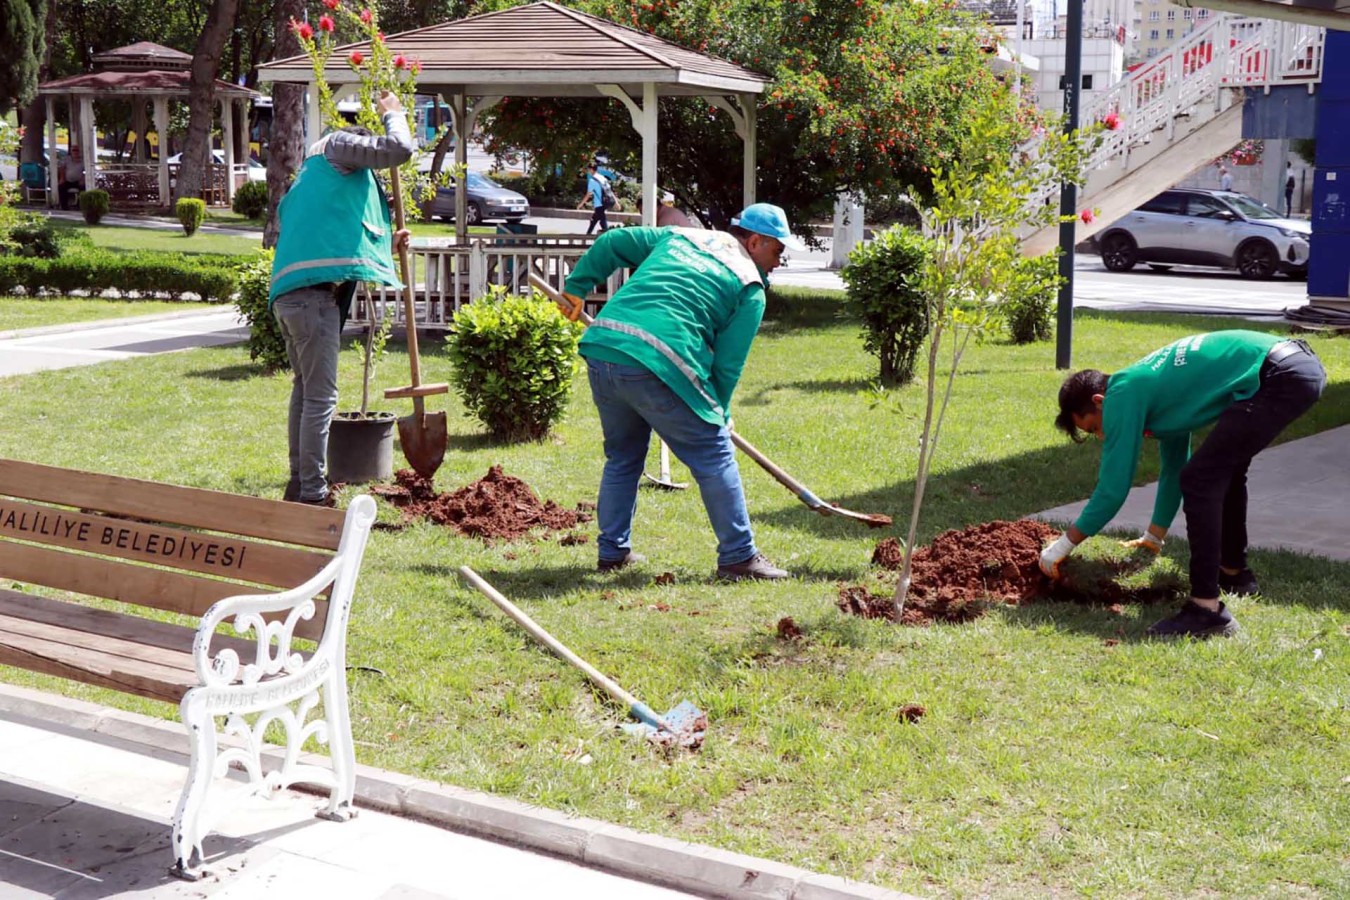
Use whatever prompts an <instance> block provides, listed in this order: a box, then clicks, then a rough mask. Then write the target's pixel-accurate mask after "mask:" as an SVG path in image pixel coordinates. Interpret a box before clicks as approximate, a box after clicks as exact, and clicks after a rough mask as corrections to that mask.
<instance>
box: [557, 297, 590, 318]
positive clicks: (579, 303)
mask: <svg viewBox="0 0 1350 900" xmlns="http://www.w3.org/2000/svg"><path fill="white" fill-rule="evenodd" d="M559 296H561V297H562V299H563V300H565V301H566V302H567V306H566V307H564V308H563V311H562V314H563V315H564V316H566V317H567V318H568V319H569V320H571V321H573V322H575V321H576V320H577V319H580V318H581V311H582V310H583V309H585V308H586V302H585V301H584V300H582V299H581V298H580V297H578V296H577V295H576V294H569V293H567V292H565V291H564V292H563V293H562V294H560V295H559Z"/></svg>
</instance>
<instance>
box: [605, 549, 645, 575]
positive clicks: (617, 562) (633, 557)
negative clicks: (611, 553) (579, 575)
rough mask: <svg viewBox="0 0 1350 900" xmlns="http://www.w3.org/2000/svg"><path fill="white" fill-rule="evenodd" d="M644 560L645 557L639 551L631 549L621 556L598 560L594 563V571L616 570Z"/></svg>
mask: <svg viewBox="0 0 1350 900" xmlns="http://www.w3.org/2000/svg"><path fill="white" fill-rule="evenodd" d="M646 561H647V557H645V556H643V555H642V554H641V553H634V552H633V551H632V550H629V551H628V552H627V553H625V554H624V555H623V556H620V557H619V558H618V559H602V560H600V561H599V562H598V563H596V564H595V571H597V572H617V571H618V570H619V569H626V568H628V567H629V566H635V565H637V564H638V563H645V562H646Z"/></svg>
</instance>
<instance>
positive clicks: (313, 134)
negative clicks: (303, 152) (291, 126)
mask: <svg viewBox="0 0 1350 900" xmlns="http://www.w3.org/2000/svg"><path fill="white" fill-rule="evenodd" d="M321 134H323V110H321V109H319V85H318V84H317V83H316V82H313V81H311V82H310V83H309V84H307V85H305V147H309V145H310V144H312V143H314V142H315V141H317V140H318V139H319V135H321Z"/></svg>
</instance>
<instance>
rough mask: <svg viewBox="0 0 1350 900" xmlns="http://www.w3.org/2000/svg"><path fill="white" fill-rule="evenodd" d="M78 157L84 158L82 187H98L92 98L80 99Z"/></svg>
mask: <svg viewBox="0 0 1350 900" xmlns="http://www.w3.org/2000/svg"><path fill="white" fill-rule="evenodd" d="M80 155H82V156H83V157H84V187H85V190H90V191H92V190H93V189H94V188H96V187H98V138H97V136H96V132H95V127H94V98H93V97H91V96H87V95H86V96H83V97H81V98H80Z"/></svg>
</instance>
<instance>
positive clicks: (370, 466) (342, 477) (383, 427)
mask: <svg viewBox="0 0 1350 900" xmlns="http://www.w3.org/2000/svg"><path fill="white" fill-rule="evenodd" d="M364 300H365V303H366V310H367V314H368V318H369V320H370V324H369V325H368V326H366V337H365V346H364V353H365V355H364V357H363V366H362V372H361V408H360V409H358V410H354V411H351V412H336V413H334V414H333V421H332V423H331V424H330V425H329V431H328V480H329V481H332V482H334V483H335V484H336V483H343V484H360V483H362V482H367V481H386V480H388V479H389V478H392V477H393V475H394V424H395V422H396V421H397V419H396V417H395V416H394V414H393V413H391V412H371V411H370V380H371V377H372V376H373V375H374V374H375V368H376V367H377V366H378V365H379V363H380V360H381V359H383V358H384V351H385V348H386V345H387V344H388V342H389V319H388V318H387V317H380V318H379V320H378V321H376V315H375V301H373V300H372V299H370V296H369V295H368V294H367V295H366V296H365V297H364ZM353 349H362V347H361V344H360V343H359V342H358V343H355V344H353Z"/></svg>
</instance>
